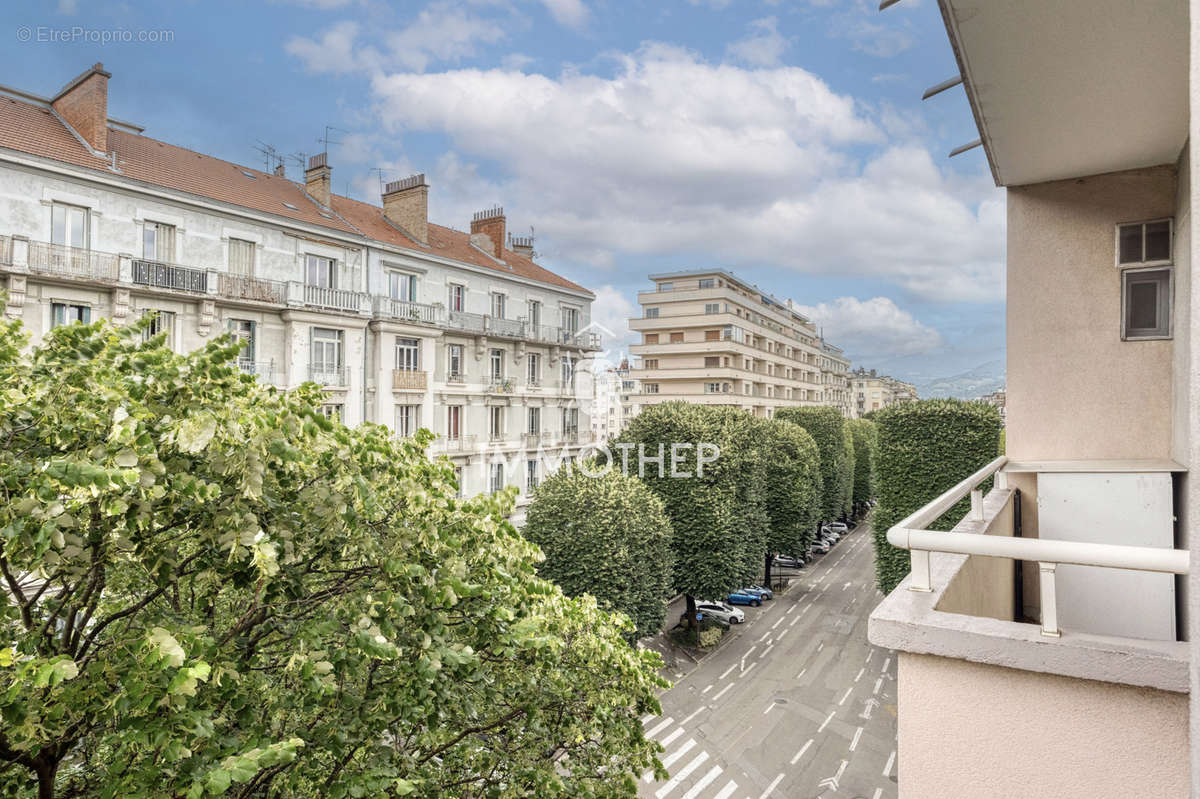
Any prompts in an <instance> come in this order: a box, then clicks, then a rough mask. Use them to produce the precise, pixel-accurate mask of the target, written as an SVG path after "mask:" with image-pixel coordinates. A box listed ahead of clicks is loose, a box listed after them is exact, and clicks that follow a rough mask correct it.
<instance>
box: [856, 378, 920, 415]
mask: <svg viewBox="0 0 1200 799" xmlns="http://www.w3.org/2000/svg"><path fill="white" fill-rule="evenodd" d="M850 398H851V400H852V403H851V405H852V408H853V414H852V415H853V417H854V418H855V419H858V418H860V417H862V416H863V415H864V414H868V413H870V412H871V411H878V410H880V409H882V408H886V407H887V406H889V405H896V404H898V403H901V402H912V401H913V400H915V399H916V398H917V389H916V388H915V387H914V386H913V385H912V384H911V383H905V382H904V381H903V380H897V379H896V378H894V377H888V376H887V375H881V374H878V373H876V371H875V370H874V369H871V370H870V371H868V370H866V369H864V368H862V367H859V368H858V369H855V370H854V371H853V372H851V373H850Z"/></svg>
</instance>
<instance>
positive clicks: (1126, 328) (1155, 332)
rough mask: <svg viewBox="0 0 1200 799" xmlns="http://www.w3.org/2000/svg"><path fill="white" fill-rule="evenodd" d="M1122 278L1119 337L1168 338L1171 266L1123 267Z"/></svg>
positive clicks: (1130, 338)
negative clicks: (1160, 267) (1148, 267)
mask: <svg viewBox="0 0 1200 799" xmlns="http://www.w3.org/2000/svg"><path fill="white" fill-rule="evenodd" d="M1121 281H1122V292H1121V295H1122V296H1121V305H1122V314H1121V316H1122V319H1121V338H1123V339H1126V340H1136V339H1162V338H1170V337H1171V288H1172V287H1171V269H1170V268H1166V269H1126V270H1125V271H1124V272H1122V273H1121Z"/></svg>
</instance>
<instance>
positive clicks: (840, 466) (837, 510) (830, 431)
mask: <svg viewBox="0 0 1200 799" xmlns="http://www.w3.org/2000/svg"><path fill="white" fill-rule="evenodd" d="M775 418H776V419H780V420H783V421H787V422H792V423H794V424H798V425H800V426H801V427H803V428H804V429H805V430H807V431H808V433H809V435H811V436H812V437H813V441H815V442H816V444H817V452H818V453H819V454H820V456H821V486H822V496H821V504H820V508H819V510H820V515H819V516H818V521H822V522H828V521H833V520H834V519H838V518H841V517H842V516H843V515H844V514H845V505H846V487H847V479H846V474H847V464H846V434H845V421H846V420H845V419H843V418H842V414H841V413H839V412H838V410H837V409H836V408H824V407H805V408H780V409H779V410H777V411H776V412H775Z"/></svg>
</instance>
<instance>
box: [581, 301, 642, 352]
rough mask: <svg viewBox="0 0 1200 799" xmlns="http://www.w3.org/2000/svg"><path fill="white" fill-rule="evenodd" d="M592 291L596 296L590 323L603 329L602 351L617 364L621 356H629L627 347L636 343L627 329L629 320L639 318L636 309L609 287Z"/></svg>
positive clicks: (635, 338) (635, 339)
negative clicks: (605, 351) (608, 354)
mask: <svg viewBox="0 0 1200 799" xmlns="http://www.w3.org/2000/svg"><path fill="white" fill-rule="evenodd" d="M592 291H594V292H595V294H596V300H595V302H593V303H592V322H593V324H595V325H597V326H599V327H602V328H604V330H605V331H606V332H605V333H604V334H603V339H604V340H603V342H602V343H603V345H604V349H605V350H607V351H608V352H609V353H610V358H612V359H613V360H615V361H618V362H619V361H620V356H621V355H628V354H629V345H631V344H635V343H636V342H637V337H636V336H635V335H634V333H633V332H632V331H630V329H629V320H630V319H631V318H632V317H635V316H640V313H639V311H638V307H637V306H636V305H634V303H633V301H632V300H630V299H629V298H628V297H626V296H625V295H624V294H622V293H621V292H620V290H618V289H617V288H615V287H613V286H611V285H604V286H601V287H600V288H593V289H592ZM610 333H611V334H612V335H611V336H610V335H609V334H610Z"/></svg>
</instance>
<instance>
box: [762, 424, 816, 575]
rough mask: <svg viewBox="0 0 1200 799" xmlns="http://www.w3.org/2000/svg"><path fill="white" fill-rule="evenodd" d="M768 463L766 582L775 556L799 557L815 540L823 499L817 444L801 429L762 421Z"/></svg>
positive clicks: (793, 425) (765, 458) (764, 460)
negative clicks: (818, 512) (818, 508)
mask: <svg viewBox="0 0 1200 799" xmlns="http://www.w3.org/2000/svg"><path fill="white" fill-rule="evenodd" d="M760 423H761V425H762V426H763V436H764V442H763V444H764V449H763V453H764V455H763V458H762V460H763V462H764V463H765V464H766V472H767V473H766V478H765V479H766V482H765V485H766V499H767V503H766V507H767V516H768V519H769V521H770V534H769V535H768V538H767V551H766V563H765V572H764V577H763V579H764V581H769V580H770V579H771V562H772V559H773V557H774V555H775V554H776V553H783V554H785V555H799V554H801V553H803V552H804V551H805V550H806V549H807V548H808V545H809V544H811V543H812V542H813V539H814V538H815V537H816V522H817V506H818V503H819V502H820V500H821V458H820V456H819V455H818V454H817V444H816V442H815V441H813V439H812V436H810V435H809V434H808V433H807V432H806V431H805V430H804V429H803V428H802V427H799V426H798V425H795V424H792V423H790V422H784V421H780V420H777V419H768V420H762V421H761V422H760Z"/></svg>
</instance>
